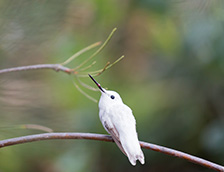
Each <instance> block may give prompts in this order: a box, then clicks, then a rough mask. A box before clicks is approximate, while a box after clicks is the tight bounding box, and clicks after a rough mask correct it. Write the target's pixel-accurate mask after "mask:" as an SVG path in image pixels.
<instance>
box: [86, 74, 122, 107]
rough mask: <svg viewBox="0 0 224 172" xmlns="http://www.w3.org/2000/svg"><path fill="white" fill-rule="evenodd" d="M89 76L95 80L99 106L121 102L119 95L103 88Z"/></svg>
mask: <svg viewBox="0 0 224 172" xmlns="http://www.w3.org/2000/svg"><path fill="white" fill-rule="evenodd" d="M89 77H90V78H91V79H92V80H93V81H94V82H95V84H96V85H97V87H98V88H99V89H100V92H101V97H100V101H99V106H100V107H103V106H110V105H114V104H117V103H123V101H122V99H121V97H120V95H119V94H118V93H117V92H116V91H109V90H105V89H104V88H102V87H101V85H100V84H99V83H98V82H97V81H96V80H95V79H94V78H93V77H92V76H91V75H90V74H89Z"/></svg>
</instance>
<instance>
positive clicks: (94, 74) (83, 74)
mask: <svg viewBox="0 0 224 172" xmlns="http://www.w3.org/2000/svg"><path fill="white" fill-rule="evenodd" d="M123 58H124V55H123V56H121V57H120V58H118V59H117V60H116V61H115V62H113V63H111V64H108V63H107V64H106V65H105V66H104V68H103V69H100V70H96V71H93V72H87V73H80V74H77V75H78V77H88V73H89V74H91V75H93V76H98V75H100V74H102V73H103V72H104V71H105V70H107V69H109V68H111V67H112V66H113V65H115V64H116V63H118V62H119V61H120V60H122V59H123Z"/></svg>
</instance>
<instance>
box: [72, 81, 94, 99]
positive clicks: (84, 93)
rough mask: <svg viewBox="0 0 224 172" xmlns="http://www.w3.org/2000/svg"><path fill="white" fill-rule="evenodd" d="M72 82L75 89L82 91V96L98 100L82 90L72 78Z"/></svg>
mask: <svg viewBox="0 0 224 172" xmlns="http://www.w3.org/2000/svg"><path fill="white" fill-rule="evenodd" d="M73 84H74V86H75V87H76V89H77V90H79V92H80V93H82V94H83V95H84V96H86V97H87V98H88V99H90V100H92V101H93V102H95V103H97V102H98V101H97V100H96V99H94V98H93V97H91V96H90V95H88V94H87V93H86V92H84V91H83V90H82V89H81V88H80V87H79V86H78V85H77V84H76V83H75V81H74V80H73Z"/></svg>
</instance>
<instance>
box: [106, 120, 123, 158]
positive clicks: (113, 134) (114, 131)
mask: <svg viewBox="0 0 224 172" xmlns="http://www.w3.org/2000/svg"><path fill="white" fill-rule="evenodd" d="M112 125H113V124H112ZM104 126H105V128H106V130H107V132H108V133H109V134H110V135H111V137H112V138H113V140H114V141H115V143H116V144H117V146H118V147H119V148H120V150H121V151H122V152H123V153H124V154H125V155H126V156H127V154H126V153H125V151H124V149H123V147H122V145H121V142H120V139H119V134H118V132H117V129H116V127H115V126H114V125H113V126H110V125H108V123H107V122H106V121H104Z"/></svg>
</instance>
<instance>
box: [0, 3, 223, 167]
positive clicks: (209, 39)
mask: <svg viewBox="0 0 224 172" xmlns="http://www.w3.org/2000/svg"><path fill="white" fill-rule="evenodd" d="M10 2H11V3H10ZM223 6H224V3H223V2H222V1H219V0H214V1H210V0H198V1H194V0H188V1H180V2H179V1H178V2H176V1H162V0H160V1H155V0H149V1H146V0H141V1H118V0H117V1H111V0H109V1H103V0H95V1H73V0H66V1H52V0H46V1H35V0H31V1H27V0H20V1H13V3H12V1H7V0H3V1H1V2H0V9H1V10H0V15H1V21H0V22H1V28H0V34H1V38H0V40H1V41H0V55H1V57H0V61H1V63H0V67H1V68H8V67H14V66H21V65H29V64H38V63H60V62H63V61H65V60H66V59H67V57H69V56H72V54H74V53H75V52H78V51H79V50H81V49H82V48H83V47H86V46H87V45H90V44H92V43H93V42H97V41H101V40H102V41H104V40H105V38H106V37H107V35H108V33H109V32H110V31H111V30H112V29H113V28H114V27H117V28H118V30H117V31H116V34H115V35H114V36H113V38H112V39H111V41H110V44H108V45H107V47H105V48H104V50H103V51H102V52H101V53H99V54H97V56H96V57H95V58H97V60H96V61H97V62H96V63H95V62H94V63H95V64H94V65H93V66H91V65H92V63H93V61H95V59H93V60H92V61H88V62H87V63H86V64H85V65H86V66H85V67H88V66H89V65H90V66H91V71H97V70H99V69H102V68H103V67H104V66H105V64H107V62H108V61H111V62H114V61H116V59H118V57H120V56H121V55H123V54H124V55H125V59H124V60H122V61H120V62H119V63H117V64H116V65H115V66H113V67H112V68H111V69H110V70H107V71H105V72H104V73H103V74H102V75H100V76H98V77H97V78H96V79H97V81H99V83H101V85H102V86H103V87H106V88H108V89H111V90H116V91H118V92H119V93H120V95H121V97H122V98H123V101H124V102H125V103H126V104H128V105H129V106H130V107H131V108H132V110H133V112H134V115H135V117H136V120H137V130H138V133H139V137H140V140H145V141H149V142H153V143H156V144H160V145H164V146H168V147H172V148H174V149H178V150H182V151H184V152H188V153H191V154H194V155H197V156H199V157H203V158H205V159H209V160H212V161H214V162H217V163H220V164H222V165H223V157H224V147H223V140H224V129H223V123H224V120H223V113H224V104H223V102H224V96H223V93H224V89H223V88H224V80H223V78H224V58H223V54H224V53H223V52H224V51H223V47H224V24H223V23H224V17H223V16H224V10H223V9H224V8H223ZM28 14H29V15H28ZM94 50H95V49H94ZM94 50H90V52H85V54H82V55H81V56H79V58H77V59H74V60H73V61H72V62H71V63H69V67H71V66H72V67H74V66H77V65H78V64H81V63H80V62H83V61H85V60H87V59H88V58H89V57H91V55H92V54H93V53H94ZM83 67H84V66H83ZM82 72H84V74H86V73H85V72H86V71H84V70H83V71H82ZM97 72H100V71H97ZM95 74H96V73H95ZM72 79H73V78H72V77H70V76H68V75H66V74H64V73H61V72H60V73H55V72H51V71H44V70H43V71H32V72H19V73H16V74H7V75H4V76H3V75H2V76H1V80H0V108H1V114H0V117H1V120H0V125H1V126H12V125H21V124H39V125H43V126H47V127H49V128H52V129H53V130H54V131H70V132H72V131H75V132H98V133H106V132H105V131H104V129H103V127H102V126H101V123H100V121H99V119H98V107H97V105H96V104H95V103H93V102H92V101H90V100H89V99H87V98H86V97H85V96H83V95H82V94H81V93H80V92H79V91H78V90H77V89H76V88H75V86H74V85H73V83H72V81H71V80H72ZM80 80H81V82H83V83H85V84H88V85H90V86H93V87H94V85H93V83H92V82H91V81H90V80H89V79H88V78H80ZM79 86H80V88H81V89H83V90H84V91H85V92H86V93H87V94H88V95H91V96H92V97H94V98H95V99H97V100H98V99H99V96H100V95H99V92H92V91H89V90H88V89H86V88H84V87H82V85H81V84H79ZM31 133H38V131H33V130H32V131H31V130H28V131H27V130H12V129H9V130H1V129H0V135H1V136H0V137H1V139H4V138H9V137H14V136H20V135H26V134H31ZM82 143H83V142H82V141H79V140H75V141H63V140H62V141H50V142H44V143H42V144H34V143H30V144H25V145H23V146H15V147H13V149H11V148H4V149H2V150H1V151H0V155H1V156H0V163H1V164H0V171H31V170H30V169H32V170H33V169H39V171H47V169H49V168H50V169H52V171H125V170H126V171H127V170H128V171H150V170H154V171H180V169H181V170H183V169H186V170H187V169H188V171H201V170H202V169H201V168H198V167H197V166H193V165H191V164H190V163H187V162H185V161H180V160H178V159H176V158H170V157H167V156H165V155H162V154H159V153H152V151H144V153H145V154H146V165H144V166H140V165H139V164H138V166H137V167H135V168H133V167H131V166H130V164H129V162H128V160H127V158H126V157H125V156H124V155H123V154H122V153H121V152H120V151H119V149H118V148H117V147H116V146H115V145H113V144H111V143H103V142H102V143H98V142H97V143H96V142H93V141H87V142H85V144H82ZM27 145H29V146H27ZM12 150H13V152H14V153H12ZM46 150H48V151H46ZM15 152H16V153H15ZM27 154H29V156H28V155H27ZM21 157H22V158H21ZM43 157H45V158H43ZM28 160H29V162H32V163H29V164H27V161H28ZM7 162H10V163H7Z"/></svg>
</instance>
